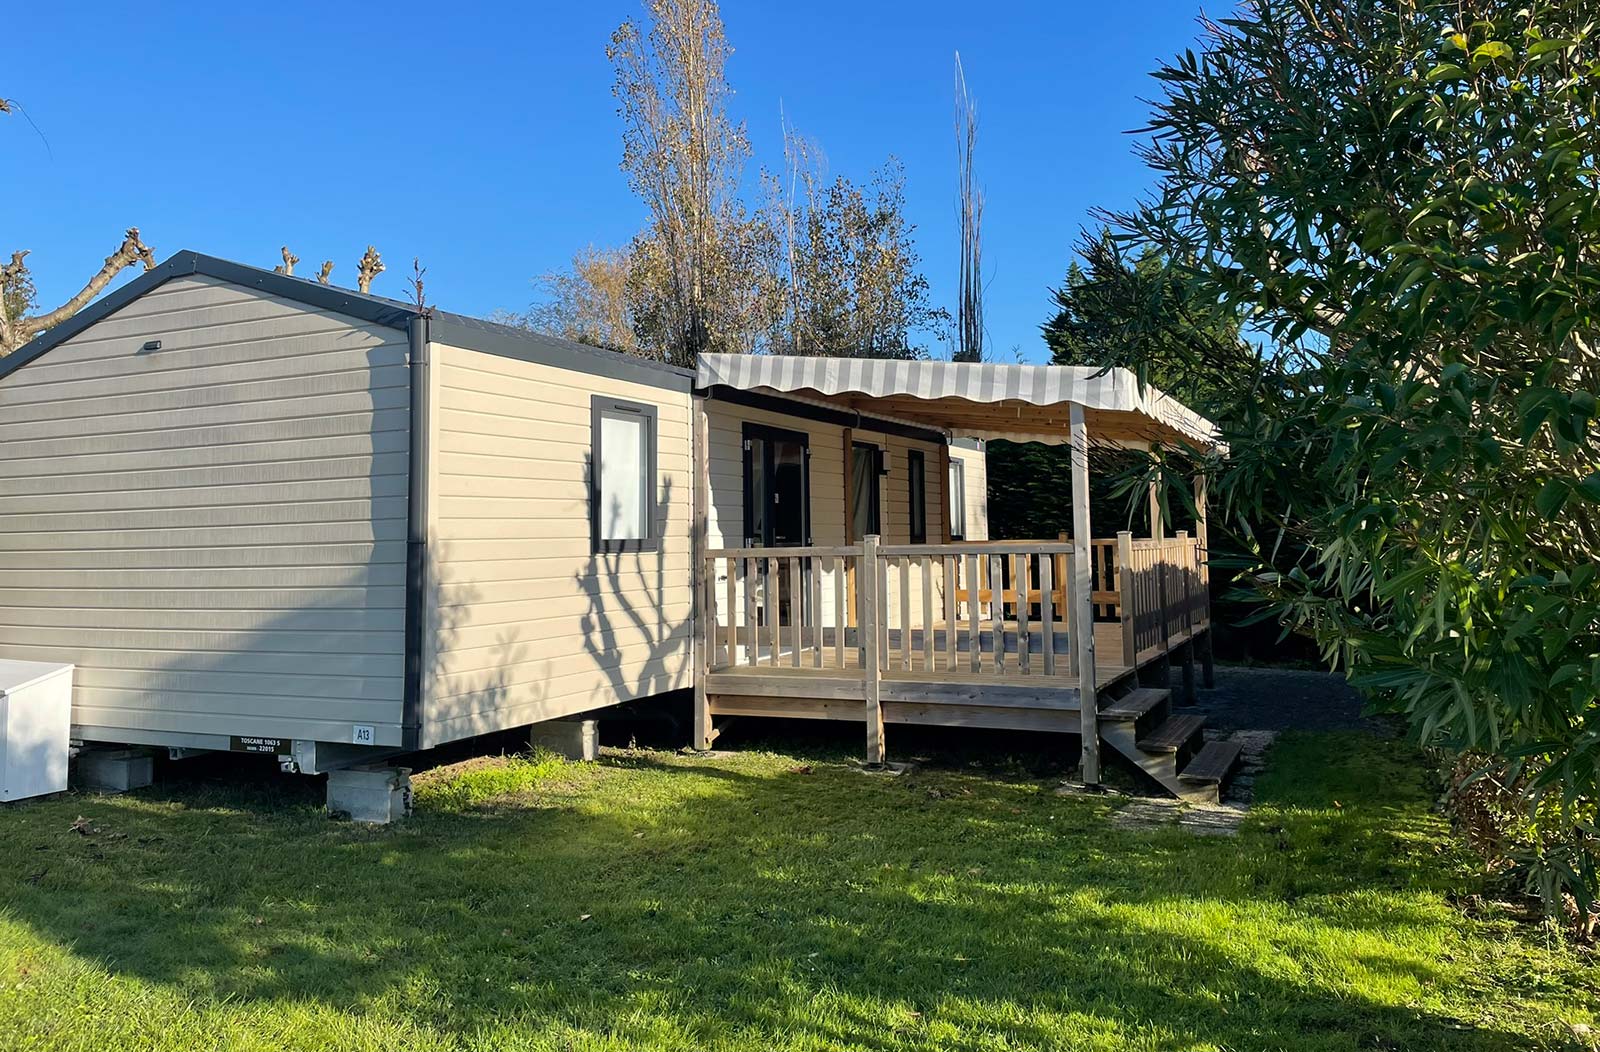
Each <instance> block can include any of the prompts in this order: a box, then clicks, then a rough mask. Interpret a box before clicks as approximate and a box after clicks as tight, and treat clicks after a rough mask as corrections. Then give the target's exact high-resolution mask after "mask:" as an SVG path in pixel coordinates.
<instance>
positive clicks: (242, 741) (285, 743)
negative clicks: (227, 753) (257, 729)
mask: <svg viewBox="0 0 1600 1052" xmlns="http://www.w3.org/2000/svg"><path fill="white" fill-rule="evenodd" d="M228 748H229V749H231V750H233V751H234V752H262V753H272V754H273V755H274V756H276V755H279V754H282V755H285V756H287V755H289V753H291V752H293V751H294V750H293V747H292V745H291V742H290V739H288V738H262V737H258V736H256V735H253V734H235V735H234V736H233V737H231V738H229V739H228Z"/></svg>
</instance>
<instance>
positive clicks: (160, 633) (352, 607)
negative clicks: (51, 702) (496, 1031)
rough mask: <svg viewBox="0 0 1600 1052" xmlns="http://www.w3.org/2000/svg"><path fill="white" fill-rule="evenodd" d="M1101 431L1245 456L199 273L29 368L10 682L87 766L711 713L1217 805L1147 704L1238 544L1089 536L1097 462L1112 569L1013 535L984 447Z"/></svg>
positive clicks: (163, 278)
mask: <svg viewBox="0 0 1600 1052" xmlns="http://www.w3.org/2000/svg"><path fill="white" fill-rule="evenodd" d="M1091 430H1092V432H1093V433H1094V439H1095V440H1096V441H1102V442H1108V443H1140V442H1149V441H1160V442H1183V443H1187V444H1189V445H1191V446H1197V447H1207V446H1208V444H1210V443H1212V439H1211V431H1210V428H1209V425H1208V424H1206V423H1205V422H1204V421H1203V420H1201V419H1199V418H1198V417H1196V416H1194V414H1192V413H1189V412H1188V411H1187V410H1185V409H1183V407H1181V406H1178V405H1177V404H1176V403H1174V402H1172V400H1170V399H1165V398H1164V397H1162V396H1160V395H1159V392H1150V391H1145V390H1140V389H1138V388H1137V385H1135V384H1134V383H1133V381H1132V377H1130V376H1128V375H1127V374H1126V373H1121V372H1118V371H1112V372H1111V373H1109V374H1102V373H1096V372H1094V371H1092V370H1068V369H1058V368H1054V367H1026V366H991V365H981V366H978V365H975V366H957V365H951V364H949V363H918V362H898V363H885V362H880V363H860V362H852V361H845V360H834V359H807V358H798V357H796V358H759V357H750V356H738V355H728V356H722V355H706V356H704V357H703V359H702V361H701V363H700V365H699V368H698V371H696V372H690V371H688V370H682V369H676V368H672V367H669V366H665V365H661V364H659V363H653V362H648V361H644V360H641V359H638V358H635V357H629V356H625V355H621V354H615V353H612V352H609V351H604V350H599V349H595V348H591V347H586V346H582V345H579V344H573V343H568V342H565V341H561V340H557V339H551V338H548V337H544V336H538V335H534V334H530V333H528V332H525V331H522V330H520V329H515V328H510V327H506V326H501V325H495V324H491V323H486V322H482V321H478V320H475V319H471V318H466V317H462V316H459V315H453V314H449V313H446V312H442V311H437V310H434V309H432V308H418V307H416V306H414V305H409V304H404V303H399V302H396V301H392V300H386V299H382V298H379V297H373V296H367V295H363V294H360V293H356V292H351V291H349V290H345V289H339V288H335V287H332V286H328V285H323V284H319V283H317V282H314V281H308V280H305V279H301V278H296V277H292V276H287V275H282V274H277V273H273V272H269V271H264V270H259V269H256V268H252V267H246V266H241V265H239V264H235V263H230V262H227V261H224V260H219V259H215V258H212V257H208V256H204V255H200V254H197V253H192V252H184V253H180V254H178V255H177V256H174V257H173V258H172V259H169V260H168V261H166V262H165V263H163V264H162V265H160V266H159V267H157V268H155V269H154V270H152V271H150V272H149V273H147V274H145V275H143V276H142V277H140V278H138V279H137V280H135V281H133V282H130V283H129V284H128V285H126V286H124V287H122V288H121V289H119V290H117V291H116V292H114V293H112V294H111V295H108V296H106V297H105V298H103V299H102V300H101V301H99V302H97V303H96V304H94V305H93V306H91V307H90V308H88V309H86V310H85V311H83V312H82V313H80V314H79V315H78V316H76V317H75V318H73V319H72V320H70V321H69V322H66V323H64V324H63V325H61V326H58V327H57V328H56V329H54V330H51V331H50V332H48V333H45V334H42V335H41V336H40V337H39V338H38V339H36V340H35V341H34V342H33V343H31V344H29V345H28V346H27V347H25V348H23V349H21V350H19V351H18V352H16V353H15V354H13V355H12V356H10V357H9V358H7V359H4V360H3V361H0V657H5V658H12V659H20V660H36V661H57V662H62V663H72V664H74V665H76V666H77V672H76V681H75V684H74V697H73V706H72V725H73V735H74V736H75V737H76V738H78V739H80V740H83V741H85V742H115V743H123V744H134V745H149V746H164V747H168V748H173V749H202V750H203V749H234V750H241V749H242V750H247V751H267V752H274V753H276V754H278V755H279V756H280V757H282V758H283V762H284V763H285V765H286V766H288V767H292V768H296V769H299V770H304V771H315V770H323V769H329V768H332V767H337V766H340V765H345V764H348V763H351V762H353V761H358V760H361V759H363V758H370V757H373V756H377V755H382V754H386V753H393V752H395V751H400V750H406V751H409V750H416V749H425V748H429V747H432V746H436V745H439V744H442V743H445V742H449V741H453V740H457V739H461V738H465V737H470V736H474V735H478V734H483V733H487V732H491V731H495V730H501V729H505V728H513V727H520V726H525V725H528V724H533V723H538V722H541V721H545V720H551V719H556V718H559V717H563V716H569V715H573V714H576V713H582V712H589V711H593V710H596V709H601V708H604V707H607V706H611V705H616V704H618V703H621V702H625V701H629V700H634V699H640V698H646V697H651V696H654V695H658V694H662V693H665V692H668V691H673V690H678V689H687V688H693V689H694V691H695V698H696V705H695V712H696V728H695V744H696V745H698V746H701V747H707V746H709V744H710V742H711V740H712V739H713V738H714V737H715V733H716V721H717V719H719V718H722V717H725V716H728V715H738V714H741V713H743V714H751V715H783V716H807V717H816V716H823V717H828V718H846V719H858V720H862V721H863V722H864V723H865V724H866V726H867V732H868V743H869V745H868V758H869V760H873V761H881V760H882V759H883V757H884V748H883V726H884V724H885V723H894V722H930V723H952V724H956V725H963V726H997V727H1020V728H1023V729H1047V730H1063V731H1069V732H1072V733H1075V734H1076V733H1080V732H1081V735H1082V739H1083V749H1084V758H1085V769H1086V773H1088V774H1090V775H1091V776H1092V775H1093V773H1094V770H1095V767H1094V764H1095V763H1096V762H1097V756H1098V747H1099V743H1100V740H1101V739H1102V737H1103V738H1104V739H1105V740H1106V741H1107V742H1110V743H1111V744H1112V745H1113V747H1114V748H1117V749H1118V750H1120V751H1123V752H1130V753H1132V754H1136V755H1135V758H1136V760H1137V756H1139V755H1142V756H1146V757H1150V756H1156V757H1165V758H1164V759H1159V760H1151V761H1150V762H1149V763H1144V764H1142V765H1143V766H1145V767H1146V769H1147V770H1150V771H1151V773H1152V774H1153V775H1154V776H1155V777H1157V779H1158V780H1160V781H1162V783H1163V784H1165V785H1167V786H1168V788H1171V789H1173V790H1174V791H1182V790H1183V786H1184V784H1185V783H1183V782H1182V781H1181V780H1179V778H1178V775H1179V774H1180V773H1182V770H1183V769H1184V768H1191V769H1193V768H1195V767H1196V766H1198V767H1199V768H1202V770H1201V771H1200V773H1201V774H1204V773H1206V772H1210V771H1212V770H1213V769H1214V768H1218V767H1219V764H1220V765H1222V766H1228V765H1231V760H1232V758H1231V756H1223V755H1221V754H1219V753H1218V752H1217V751H1216V750H1212V749H1209V748H1207V749H1202V742H1201V738H1200V732H1199V728H1198V725H1196V724H1192V723H1190V722H1187V721H1186V720H1185V719H1183V718H1179V717H1169V714H1168V713H1167V711H1166V697H1165V695H1166V692H1165V691H1164V690H1159V689H1154V690H1152V689H1149V688H1140V687H1139V686H1138V679H1139V677H1140V676H1143V677H1144V678H1146V679H1148V678H1150V676H1149V673H1150V670H1151V669H1152V668H1155V669H1162V670H1164V668H1165V664H1166V662H1167V660H1168V656H1169V654H1176V655H1178V656H1179V657H1181V658H1184V659H1185V660H1184V667H1185V669H1187V670H1191V671H1192V668H1193V664H1194V659H1195V657H1196V655H1197V653H1198V654H1199V655H1200V656H1201V657H1202V658H1203V657H1204V655H1205V650H1204V647H1203V645H1201V646H1199V647H1198V649H1197V645H1198V644H1203V642H1204V640H1205V639H1206V629H1207V627H1208V625H1209V620H1208V615H1207V612H1206V605H1205V602H1204V598H1203V593H1202V590H1201V589H1200V587H1199V585H1200V584H1201V583H1203V574H1204V569H1203V549H1204V537H1203V535H1202V536H1199V537H1196V538H1189V537H1182V536H1180V537H1177V538H1166V537H1162V536H1153V537H1149V538H1141V539H1137V540H1135V539H1132V538H1130V537H1129V536H1128V535H1126V534H1123V535H1120V536H1118V537H1114V538H1105V539H1099V540H1091V536H1092V535H1091V534H1090V532H1089V523H1088V519H1087V488H1086V487H1087V476H1086V469H1087V461H1086V459H1085V460H1084V461H1083V465H1084V467H1083V470H1081V471H1080V472H1079V477H1078V479H1076V480H1075V484H1074V486H1073V490H1074V492H1073V493H1071V494H1068V493H1063V494H1062V499H1063V501H1066V500H1069V499H1070V500H1072V502H1073V506H1074V509H1075V512H1077V513H1078V514H1079V515H1080V516H1081V517H1080V518H1079V521H1078V524H1079V526H1080V529H1079V530H1078V531H1076V534H1077V536H1079V537H1082V538H1083V540H1082V541H1081V542H1079V541H1076V540H1074V541H1073V542H1065V541H1062V540H1060V539H1057V540H1053V541H1026V542H1019V541H1003V542H1002V541H990V540H989V539H988V532H987V515H986V507H985V499H984V496H985V494H984V491H985V484H984V467H983V465H984V455H983V447H982V443H983V441H984V440H986V439H987V438H992V437H1009V438H1019V439H1039V440H1042V441H1072V442H1074V443H1075V447H1074V448H1075V452H1076V450H1077V446H1078V445H1079V444H1082V445H1083V446H1084V449H1085V451H1086V449H1087V442H1088V441H1089V437H1088V436H1089V434H1090V432H1091ZM1075 463H1076V459H1075ZM1079 481H1081V482H1082V492H1081V493H1080V492H1078V491H1079V489H1080V487H1079V486H1078V485H1077V482H1079ZM1080 498H1081V499H1080ZM1080 505H1081V506H1080ZM1202 523H1203V519H1202ZM1202 533H1203V527H1202ZM1080 603H1082V604H1087V605H1085V606H1084V607H1083V609H1079V606H1080ZM1096 646H1098V647H1099V649H1100V650H1101V651H1102V654H1103V655H1104V656H1103V657H1102V659H1101V660H1100V662H1099V665H1098V668H1099V671H1098V672H1097V671H1096V667H1097V666H1096V662H1095V660H1094V656H1093V655H1094V651H1095V648H1096ZM1112 658H1114V659H1115V660H1111V659H1112ZM1158 695H1159V696H1158ZM1082 699H1088V702H1085V701H1084V700H1082ZM1175 721H1176V722H1175ZM1124 724H1125V726H1123V725H1124ZM1119 727H1121V728H1122V729H1121V730H1120V731H1119V730H1118V728H1119ZM1119 735H1120V736H1119ZM1124 739H1125V740H1124ZM1145 746H1150V747H1151V748H1148V749H1146V748H1145ZM1158 746H1159V748H1157V747H1158ZM1141 750H1142V751H1141ZM1191 759H1193V760H1194V763H1190V760H1191ZM1202 761H1203V762H1202ZM1223 761H1226V763H1225V764H1224V763H1223ZM1191 773H1192V772H1191ZM1198 780H1199V779H1198V776H1196V778H1194V779H1191V781H1198ZM1205 784H1206V785H1207V786H1209V790H1208V791H1210V792H1212V793H1213V794H1214V790H1215V779H1213V780H1212V781H1209V782H1206V783H1205Z"/></svg>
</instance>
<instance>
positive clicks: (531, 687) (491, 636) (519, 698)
mask: <svg viewBox="0 0 1600 1052" xmlns="http://www.w3.org/2000/svg"><path fill="white" fill-rule="evenodd" d="M451 552H452V545H451V544H450V543H449V542H444V541H435V542H433V543H432V544H430V545H429V548H428V559H429V562H430V563H431V567H430V572H429V573H428V592H427V595H426V597H425V600H424V604H423V608H424V609H425V610H426V611H427V618H428V620H427V623H426V625H425V629H424V630H425V632H426V633H427V640H426V645H427V646H428V648H429V649H428V650H427V651H426V653H427V655H428V660H427V666H426V667H425V668H424V669H423V670H422V682H423V690H424V694H425V700H424V703H423V704H424V713H425V719H426V720H427V723H428V724H429V726H430V727H436V726H439V725H440V724H445V723H448V726H446V727H442V728H440V729H441V730H442V731H444V732H446V733H448V740H451V741H454V740H458V739H461V738H469V737H473V736H475V735H479V734H486V733H489V732H491V731H497V730H502V729H504V728H503V727H502V726H501V724H500V722H499V713H500V712H501V711H502V710H504V709H507V708H509V707H512V706H523V705H538V704H539V703H541V702H543V701H544V700H545V699H546V698H547V697H548V696H549V693H550V686H549V679H550V676H549V674H550V669H551V662H550V661H549V659H546V660H545V662H544V668H543V674H542V675H540V676H538V677H536V678H534V679H531V680H529V679H516V678H514V677H515V676H516V674H517V672H518V671H519V670H520V669H521V667H522V664H523V662H524V660H525V658H526V656H527V654H528V651H529V644H528V643H527V642H525V641H524V638H523V635H524V631H525V627H524V626H523V625H522V624H520V623H518V622H505V623H496V622H493V621H490V622H489V623H487V624H485V623H481V621H482V619H481V618H479V617H476V616H474V614H473V611H474V608H475V607H477V604H478V603H479V601H480V598H481V595H482V592H481V591H480V589H479V588H478V586H477V585H475V584H473V583H471V582H451V581H449V580H447V579H445V571H446V568H448V567H450V566H453V565H461V563H459V562H456V561H454V560H452V558H451ZM485 609H486V608H485Z"/></svg>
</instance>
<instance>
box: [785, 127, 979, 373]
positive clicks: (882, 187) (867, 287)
mask: <svg viewBox="0 0 1600 1052" xmlns="http://www.w3.org/2000/svg"><path fill="white" fill-rule="evenodd" d="M785 132H786V134H785V140H786V149H785V154H786V159H787V162H788V163H787V165H786V169H787V170H786V173H785V180H786V182H787V187H784V186H783V185H782V184H779V183H777V181H776V180H773V179H771V178H770V177H769V185H770V186H771V187H772V190H773V192H772V194H771V197H772V201H773V204H772V210H773V212H774V213H775V214H776V216H777V226H778V227H779V228H780V229H781V231H782V234H781V236H782V238H783V243H784V244H783V252H782V257H783V259H784V263H785V271H784V273H783V276H782V279H781V283H782V287H783V292H782V303H783V311H782V313H781V315H779V317H778V318H777V320H776V324H775V326H774V330H773V334H772V343H771V346H772V349H773V350H774V351H777V352H779V353H784V354H812V355H834V356H840V357H861V358H920V357H926V354H927V352H926V350H925V349H924V348H921V347H919V346H916V345H915V344H914V343H913V342H912V341H913V336H914V334H915V333H916V332H918V331H920V330H924V329H930V328H931V329H935V330H938V329H940V328H941V327H942V326H943V325H945V324H946V323H947V322H948V319H949V316H948V314H947V313H946V312H945V311H943V310H942V309H939V308H936V307H933V306H932V305H931V304H930V303H929V296H928V281H927V279H926V278H925V277H924V276H923V275H922V273H921V271H920V258H919V256H918V254H917V251H916V246H915V244H914V243H913V241H912V237H911V235H912V233H913V231H914V230H915V229H916V228H915V226H914V225H913V224H911V223H910V222H909V221H907V219H906V216H905V172H904V169H903V168H902V167H901V165H900V163H899V162H898V161H896V160H894V159H893V158H891V159H890V160H889V162H888V163H887V164H885V165H884V166H883V168H881V169H880V170H879V171H878V172H877V174H876V175H875V176H874V177H873V179H872V182H871V183H869V184H868V185H867V186H866V187H861V186H858V185H856V184H855V183H853V182H851V181H850V180H849V179H846V178H844V177H843V176H839V177H836V178H835V179H833V180H832V181H831V182H829V181H827V180H826V177H825V175H824V172H823V167H822V162H821V159H820V151H818V150H817V149H816V147H815V146H814V145H812V144H809V143H807V142H805V141H804V140H802V139H800V138H799V136H797V135H795V134H794V133H793V131H792V129H788V128H786V129H785Z"/></svg>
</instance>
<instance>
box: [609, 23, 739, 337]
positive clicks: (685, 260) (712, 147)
mask: <svg viewBox="0 0 1600 1052" xmlns="http://www.w3.org/2000/svg"><path fill="white" fill-rule="evenodd" d="M645 6H646V9H647V10H648V11H649V15H650V19H649V26H648V28H646V27H642V26H640V25H639V24H638V23H637V22H635V21H634V20H632V19H629V20H627V21H625V22H623V23H622V25H621V26H619V27H618V28H617V30H616V32H615V33H613V34H612V37H611V44H610V46H609V47H608V48H607V49H606V54H607V57H608V58H610V59H611V61H612V63H613V65H614V66H615V69H616V81H615V84H614V86H613V88H612V93H613V94H614V95H615V96H616V98H617V102H618V113H619V114H620V115H621V117H622V120H623V135H622V170H623V171H624V172H625V173H626V174H627V176H628V183H629V185H630V186H631V187H632V188H633V190H634V192H635V193H637V194H638V195H639V196H640V198H641V199H643V201H644V203H645V207H646V208H647V209H648V211H649V216H650V218H649V223H648V226H647V228H646V230H645V231H644V233H642V234H641V235H640V236H639V238H638V239H636V241H635V243H634V245H633V249H632V254H633V256H634V258H635V259H636V260H637V261H639V264H640V266H641V268H643V269H642V270H641V271H640V272H639V274H638V275H637V277H636V278H635V280H634V282H633V287H632V291H631V300H632V304H633V309H634V310H635V312H636V315H637V317H639V318H640V319H643V320H646V321H648V322H649V324H650V325H651V331H652V332H653V333H658V334H659V335H658V336H656V337H654V339H655V340H656V341H657V342H658V343H659V347H658V349H657V350H656V356H658V357H661V358H663V359H664V360H666V361H670V362H673V363H675V364H679V365H693V364H694V360H695V357H696V356H697V355H698V354H699V353H700V352H701V351H703V350H746V349H749V348H750V347H752V346H753V345H754V343H755V342H756V341H757V339H758V338H759V333H760V332H762V331H764V330H765V329H766V328H767V327H768V324H769V322H768V319H767V318H766V317H765V316H764V312H765V310H766V309H767V306H768V303H769V299H768V297H767V295H766V288H767V285H768V282H767V275H768V274H770V269H764V262H763V260H764V258H765V257H764V256H763V253H764V252H765V251H766V250H767V249H769V248H770V238H768V237H765V236H763V234H762V231H761V224H759V223H756V222H753V221H752V219H751V217H750V216H748V215H747V214H746V210H745V207H744V204H743V202H742V201H741V200H740V198H739V195H738V185H739V175H740V170H741V168H742V165H743V163H744V161H745V159H746V157H747V156H748V155H749V145H748V143H747V141H746V139H745V133H744V127H743V125H740V124H735V123H734V122H733V121H732V120H731V119H730V118H729V116H728V113H727V103H728V98H729V97H730V96H731V94H732V91H731V90H730V89H729V87H728V84H727V81H726V79H725V77H724V70H725V67H726V64H727V59H728V56H729V55H730V54H731V53H732V50H733V49H732V48H731V47H729V46H728V43H727V38H726V37H725V35H724V33H723V28H722V17H721V14H720V13H719V11H718V9H717V5H716V4H715V3H714V2H713V0H646V5H645ZM644 342H646V343H647V344H648V343H649V342H650V341H644Z"/></svg>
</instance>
